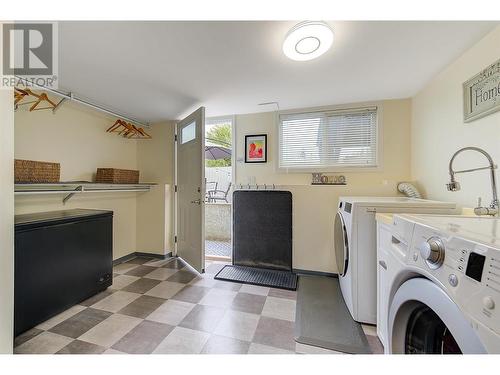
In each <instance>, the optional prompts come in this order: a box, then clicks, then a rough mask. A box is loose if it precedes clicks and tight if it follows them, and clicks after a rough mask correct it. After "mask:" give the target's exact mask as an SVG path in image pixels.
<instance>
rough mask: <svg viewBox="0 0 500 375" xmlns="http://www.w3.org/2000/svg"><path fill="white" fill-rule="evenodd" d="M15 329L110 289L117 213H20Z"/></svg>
mask: <svg viewBox="0 0 500 375" xmlns="http://www.w3.org/2000/svg"><path fill="white" fill-rule="evenodd" d="M14 263H15V264H14V272H15V273H14V278H15V282H14V296H15V297H14V334H15V335H16V336H17V335H18V334H20V333H22V332H24V331H26V330H28V329H30V328H32V327H34V326H36V325H37V324H39V323H41V322H43V321H45V320H47V319H49V318H51V317H53V316H55V315H57V314H59V313H61V312H63V311H64V310H66V309H68V308H69V307H71V306H73V305H75V304H77V303H79V302H81V301H83V300H85V299H87V298H89V297H91V296H92V295H94V294H96V293H98V292H100V291H102V290H104V289H106V288H107V287H108V286H111V284H112V281H113V280H112V278H113V212H112V211H101V210H84V209H73V210H65V211H52V212H41V213H34V214H24V215H16V217H15V256H14Z"/></svg>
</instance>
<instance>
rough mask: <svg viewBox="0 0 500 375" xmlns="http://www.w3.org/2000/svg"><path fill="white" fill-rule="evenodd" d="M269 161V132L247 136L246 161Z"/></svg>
mask: <svg viewBox="0 0 500 375" xmlns="http://www.w3.org/2000/svg"><path fill="white" fill-rule="evenodd" d="M266 162H267V134H256V135H246V136H245V163H266Z"/></svg>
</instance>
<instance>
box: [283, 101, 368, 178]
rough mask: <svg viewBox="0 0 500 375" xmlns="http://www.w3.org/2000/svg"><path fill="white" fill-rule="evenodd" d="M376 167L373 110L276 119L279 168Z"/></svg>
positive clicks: (353, 110) (306, 114) (293, 115)
mask: <svg viewBox="0 0 500 375" xmlns="http://www.w3.org/2000/svg"><path fill="white" fill-rule="evenodd" d="M376 166H377V108H375V107H372V108H360V109H350V110H341V111H330V112H310V113H300V114H289V115H281V116H280V122H279V167H280V168H286V169H294V168H295V169H317V170H321V169H327V168H332V167H343V168H345V167H347V168H349V167H376Z"/></svg>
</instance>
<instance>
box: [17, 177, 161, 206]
mask: <svg viewBox="0 0 500 375" xmlns="http://www.w3.org/2000/svg"><path fill="white" fill-rule="evenodd" d="M154 185H156V184H149V183H148V184H101V183H92V182H86V181H76V182H60V183H47V184H31V183H26V184H15V185H14V194H15V195H35V194H65V197H64V198H63V204H65V203H66V202H67V201H68V200H70V199H71V197H73V196H74V195H75V194H82V193H117V192H147V191H150V190H151V187H152V186H154Z"/></svg>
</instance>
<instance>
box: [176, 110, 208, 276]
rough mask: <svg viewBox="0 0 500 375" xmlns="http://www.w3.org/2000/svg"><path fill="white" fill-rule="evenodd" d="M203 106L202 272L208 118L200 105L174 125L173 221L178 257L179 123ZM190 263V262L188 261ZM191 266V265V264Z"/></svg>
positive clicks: (203, 260)
mask: <svg viewBox="0 0 500 375" xmlns="http://www.w3.org/2000/svg"><path fill="white" fill-rule="evenodd" d="M201 108H203V117H204V120H203V124H204V126H203V129H202V131H201V132H200V133H201V147H202V158H203V160H202V181H201V182H200V189H201V191H200V199H201V204H200V206H201V215H202V220H201V222H202V228H201V235H202V238H203V241H202V247H203V256H202V267H201V271H202V273H204V272H205V241H204V238H205V201H204V197H205V183H204V181H203V180H204V179H205V163H204V161H205V159H204V155H205V120H206V117H205V107H203V106H202V107H200V108H198V109H196V110H194V111H193V112H191V113H190V114H189V115H187V116H186V117H184V118H182V119H181V120H177V121H176V122H175V126H174V140H173V141H174V215H173V221H174V241H173V242H174V251H173V256H175V257H178V243H179V242H178V229H179V223H178V220H177V217H178V210H179V195H178V188H177V186H178V165H177V159H178V147H179V142H178V141H179V123H180V122H182V121H185V120H187V119H188V118H189V117H190V116H191V115H193V114H194V113H195V112H196V111H198V110H199V109H201ZM187 264H189V263H187ZM189 266H191V265H189Z"/></svg>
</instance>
